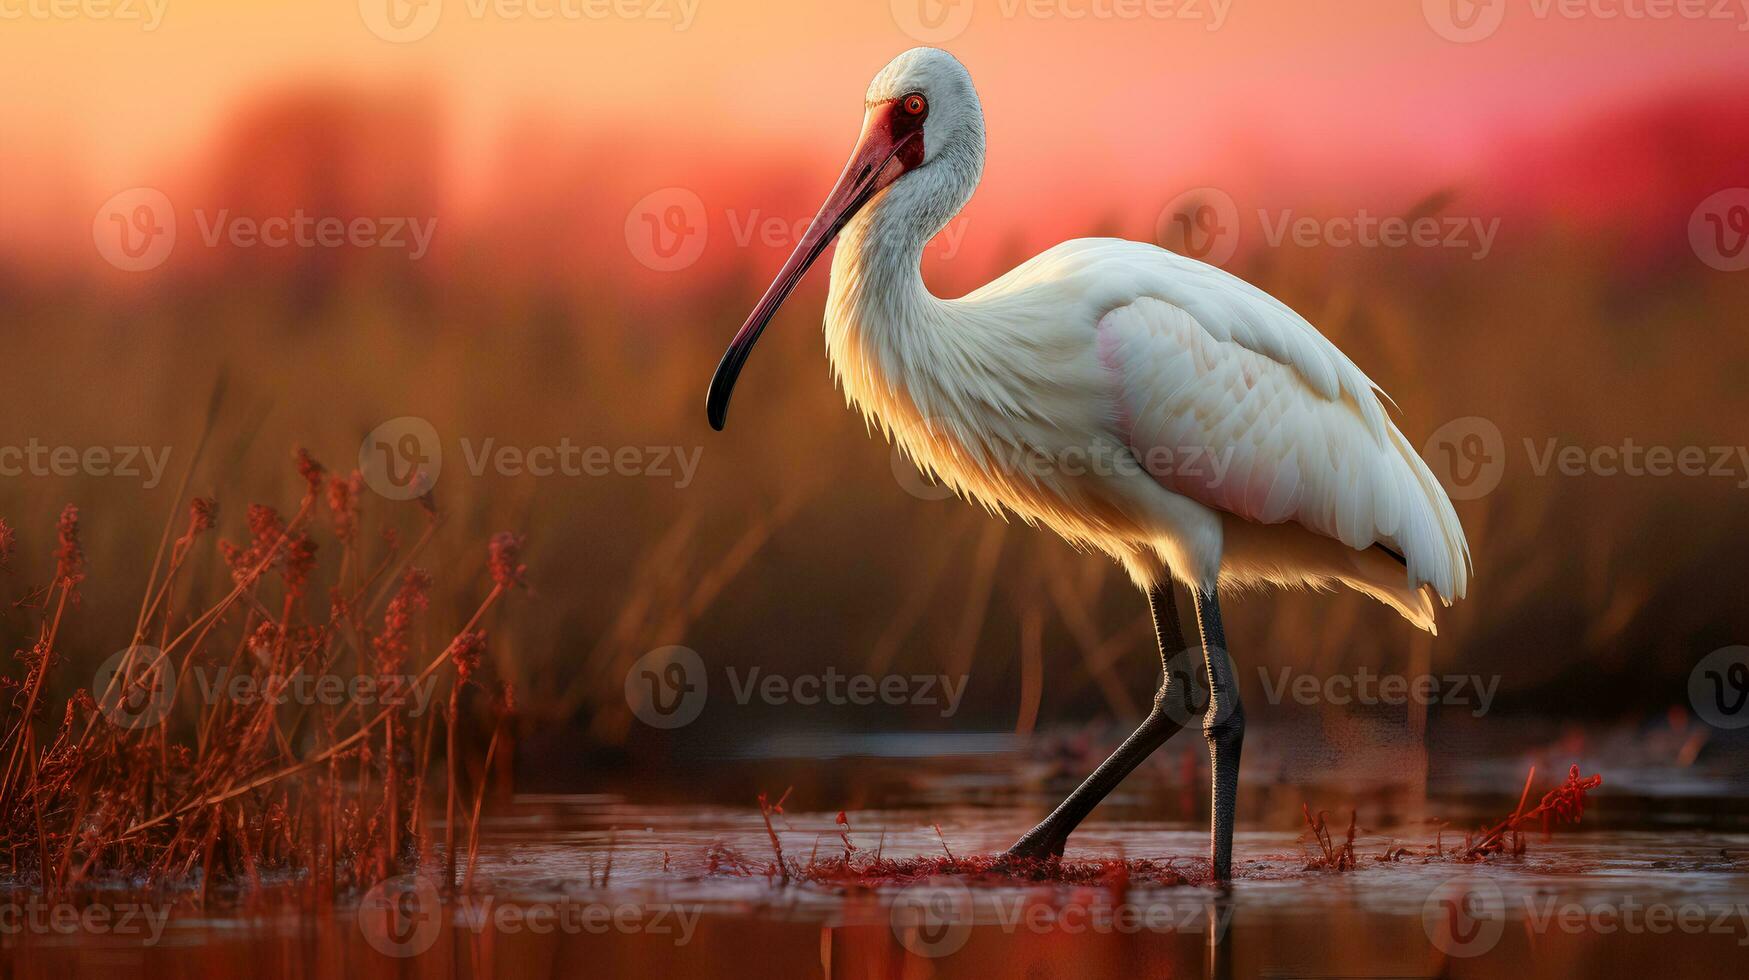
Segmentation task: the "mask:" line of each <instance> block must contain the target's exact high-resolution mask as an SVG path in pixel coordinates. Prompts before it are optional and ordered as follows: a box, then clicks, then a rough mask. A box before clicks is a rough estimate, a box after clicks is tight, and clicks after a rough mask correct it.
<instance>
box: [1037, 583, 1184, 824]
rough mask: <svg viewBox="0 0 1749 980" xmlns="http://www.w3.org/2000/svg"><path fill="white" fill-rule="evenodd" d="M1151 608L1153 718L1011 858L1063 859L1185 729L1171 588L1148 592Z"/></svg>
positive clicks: (1180, 644) (1178, 629) (1179, 637)
mask: <svg viewBox="0 0 1749 980" xmlns="http://www.w3.org/2000/svg"><path fill="white" fill-rule="evenodd" d="M1148 607H1149V608H1150V609H1151V610H1152V611H1153V614H1154V638H1155V640H1156V641H1157V642H1158V643H1159V646H1160V674H1161V677H1160V689H1159V690H1158V691H1157V692H1155V694H1154V704H1153V707H1152V709H1151V710H1149V712H1148V717H1146V718H1144V719H1142V724H1141V726H1140V727H1138V728H1137V729H1136V730H1135V732H1134V733H1132V734H1131V735H1130V737H1129V738H1127V739H1124V743H1123V744H1122V745H1120V746H1118V748H1117V751H1116V752H1113V753H1112V754H1111V757H1110V758H1108V759H1106V760H1105V761H1104V762H1102V763H1100V764H1099V768H1098V769H1095V770H1093V775H1091V776H1088V777H1087V780H1086V781H1085V782H1083V783H1082V784H1081V785H1080V786H1079V787H1077V788H1076V789H1075V792H1073V793H1070V794H1069V798H1068V799H1066V800H1064V801H1063V802H1062V803H1061V804H1059V805H1058V807H1057V808H1056V809H1055V810H1053V811H1051V815H1050V816H1048V817H1046V818H1045V819H1044V820H1043V821H1042V822H1041V823H1040V824H1039V825H1038V826H1037V827H1034V828H1033V829H1031V830H1029V831H1027V833H1026V836H1024V837H1022V838H1020V840H1018V841H1016V842H1015V844H1014V846H1013V847H1010V848H1009V849H1008V854H1009V855H1010V856H1011V857H1027V858H1046V857H1056V856H1061V855H1062V853H1063V846H1064V845H1065V844H1066V843H1068V840H1069V834H1070V833H1071V832H1073V831H1074V829H1075V828H1076V827H1078V826H1080V824H1081V821H1082V820H1085V819H1086V818H1087V814H1089V813H1091V812H1092V810H1093V808H1094V807H1096V806H1098V805H1099V801H1101V800H1103V799H1105V797H1106V796H1107V794H1109V793H1110V792H1111V791H1112V790H1113V789H1116V788H1117V784H1118V783H1121V782H1123V780H1124V777H1125V776H1128V775H1129V774H1130V773H1131V772H1133V771H1135V768H1136V767H1137V766H1139V765H1141V764H1142V760H1143V759H1146V758H1147V757H1148V756H1149V755H1150V754H1152V753H1153V751H1154V750H1155V749H1157V748H1159V747H1160V746H1162V745H1164V744H1165V743H1166V740H1167V739H1169V738H1171V737H1172V736H1173V735H1176V734H1178V732H1179V731H1180V730H1181V729H1183V727H1184V722H1185V719H1186V717H1187V715H1186V713H1185V711H1184V710H1183V708H1182V707H1181V706H1180V705H1179V704H1178V703H1177V702H1175V701H1169V700H1168V699H1169V698H1178V699H1185V700H1188V699H1189V697H1190V696H1191V691H1190V690H1189V688H1190V687H1191V685H1189V684H1179V685H1174V684H1173V682H1172V664H1171V663H1170V661H1171V658H1172V657H1173V656H1174V655H1175V654H1178V653H1180V652H1182V651H1183V650H1184V649H1185V644H1184V629H1183V627H1182V626H1180V625H1179V621H1178V605H1177V603H1176V602H1175V601H1174V600H1173V598H1172V585H1171V583H1169V582H1168V583H1165V584H1163V585H1159V586H1155V587H1154V588H1153V589H1151V590H1149V592H1148Z"/></svg>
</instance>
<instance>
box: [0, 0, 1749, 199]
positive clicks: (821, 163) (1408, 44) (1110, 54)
mask: <svg viewBox="0 0 1749 980" xmlns="http://www.w3.org/2000/svg"><path fill="white" fill-rule="evenodd" d="M46 2H47V0H16V2H15V3H13V4H12V5H11V6H9V7H8V8H7V9H24V10H30V9H37V8H32V7H31V6H30V4H33V3H34V4H38V5H41V4H46ZM393 2H406V0H362V2H361V0H254V2H251V3H249V4H247V5H245V4H243V3H241V2H239V0H130V3H133V4H135V5H136V6H137V7H138V8H139V9H141V10H143V11H150V10H152V9H155V8H161V9H162V14H163V16H162V21H161V23H159V24H158V25H157V26H156V28H155V29H153V30H145V29H143V28H144V27H145V24H143V23H141V22H138V21H125V20H113V19H97V18H90V17H86V18H82V19H76V20H72V21H63V20H54V19H32V18H29V17H27V18H25V19H23V20H18V21H8V22H4V23H0V114H3V115H4V117H5V118H6V119H7V120H8V123H9V125H8V127H7V128H8V130H9V133H8V138H7V141H6V142H7V145H6V146H5V147H3V148H0V165H3V166H6V167H7V169H8V170H9V172H10V173H11V179H10V181H9V183H10V187H9V188H8V189H5V190H0V204H4V205H6V206H7V207H8V208H10V209H12V210H13V211H14V212H15V213H22V214H24V215H25V216H26V217H28V216H30V215H31V214H32V213H33V212H37V213H42V212H45V211H46V210H52V209H54V208H56V207H58V205H57V204H56V203H55V202H57V201H59V200H61V199H62V198H67V199H69V200H70V202H72V203H71V210H72V211H73V212H78V211H81V210H84V209H87V208H88V207H90V206H92V205H93V204H94V202H96V201H101V200H102V199H103V198H104V197H106V196H107V195H108V194H109V193H111V192H113V191H114V190H117V189H120V188H124V187H130V186H134V185H139V184H155V183H162V182H166V181H174V180H175V179H176V177H177V176H178V174H179V172H180V171H183V170H186V169H187V168H189V167H190V166H191V165H192V161H195V160H198V159H199V157H200V154H201V152H202V151H203V150H205V149H206V148H207V146H208V143H209V140H210V137H211V135H212V134H213V133H214V131H215V130H216V129H218V128H219V127H220V126H221V124H222V123H223V122H224V120H225V119H226V118H227V117H229V116H230V115H231V114H232V113H234V112H235V111H236V110H237V109H238V107H239V106H243V105H247V104H249V103H250V102H251V101H252V100H255V99H259V98H260V97H262V96H263V95H265V94H267V93H270V92H272V91H275V90H278V89H285V88H288V87H293V86H296V85H299V84H307V83H312V82H320V83H328V84H339V85H342V86H346V87H348V88H350V89H354V90H358V91H360V92H365V91H372V90H375V91H379V92H389V93H408V94H410V95H412V96H416V97H419V98H421V99H422V100H428V101H429V102H430V103H431V104H435V105H437V106H438V107H439V112H440V116H441V118H442V119H443V122H444V126H445V132H446V138H447V140H448V142H449V149H448V151H447V152H446V167H447V168H448V169H449V170H450V171H451V174H452V176H454V177H456V178H458V179H457V180H456V181H454V183H455V185H456V186H457V187H459V188H463V189H464V191H467V192H470V196H472V197H474V198H477V199H478V200H489V199H491V198H492V197H493V192H492V188H493V187H494V186H496V185H497V184H498V182H499V181H501V180H502V179H503V177H504V171H503V160H504V151H503V146H504V140H505V138H506V136H507V134H512V133H517V132H522V133H527V132H528V131H529V130H530V128H531V127H532V128H533V129H534V130H535V131H537V132H540V131H543V130H544V128H545V127H551V131H552V133H553V140H554V143H555V145H556V146H561V147H562V146H564V145H566V144H567V141H569V143H570V144H572V145H579V146H582V145H587V144H589V143H590V142H592V141H598V140H599V139H600V138H601V136H600V134H602V133H611V134H613V139H614V141H615V143H616V147H617V152H615V153H614V154H613V155H612V157H611V159H604V160H602V163H601V169H602V170H604V171H607V172H596V173H591V172H588V170H589V165H588V161H587V160H584V161H579V171H580V172H579V173H577V174H576V179H577V180H578V181H596V182H602V183H605V184H610V185H614V186H623V191H624V193H632V192H633V191H637V190H639V189H640V188H646V189H653V188H657V187H662V186H667V185H680V186H687V187H699V188H703V189H707V190H708V189H710V188H715V187H723V186H725V181H730V182H732V178H733V175H735V174H737V173H743V174H744V173H751V172H760V173H770V172H773V171H782V172H793V173H794V174H795V175H796V176H797V180H798V181H802V182H804V183H805V182H806V181H807V180H808V179H809V178H807V177H806V176H805V175H817V177H816V178H813V180H814V182H816V183H818V184H819V185H820V186H821V187H824V186H825V185H827V184H829V183H830V180H831V178H832V177H833V176H834V175H835V174H836V172H837V168H838V167H839V166H840V164H841V163H842V160H843V156H844V154H845V153H846V152H847V150H848V147H849V144H850V141H851V139H852V137H853V136H854V134H855V131H856V128H857V125H858V121H859V116H860V105H859V103H860V97H861V94H862V90H863V88H864V86H865V85H866V83H867V80H868V78H869V76H870V75H871V74H872V73H873V72H874V71H875V70H876V69H877V68H878V67H879V66H880V65H881V64H882V63H884V62H885V61H886V60H887V59H888V58H890V57H891V56H892V55H893V54H894V53H896V52H897V51H899V50H902V49H903V48H905V47H908V46H910V45H912V44H915V43H917V40H916V38H914V37H911V36H908V35H907V34H906V33H905V31H904V30H903V29H902V28H901V26H900V21H903V20H906V19H907V17H908V16H909V14H908V13H907V11H908V10H911V9H920V8H916V6H915V5H916V4H919V3H931V4H935V3H938V0H856V2H836V0H835V2H831V3H824V2H818V0H765V2H758V3H755V2H747V0H736V2H729V0H423V3H424V4H426V5H432V4H436V5H437V6H436V7H435V8H431V7H429V6H427V7H426V8H424V9H427V10H429V9H436V10H437V11H438V19H437V20H436V21H435V26H434V27H433V28H432V29H431V31H430V33H429V34H428V35H426V36H424V37H422V38H420V39H418V40H415V41H412V42H410V43H391V42H389V41H385V40H383V39H382V38H380V37H378V36H376V35H375V34H373V33H372V32H371V30H370V29H369V28H368V27H367V26H366V18H365V16H364V13H367V12H368V13H376V12H377V8H379V7H381V6H382V5H386V4H388V3H393ZM609 2H612V3H619V4H624V5H625V6H623V7H621V8H620V9H624V10H633V11H642V12H645V13H647V14H648V16H638V17H632V18H618V17H607V18H599V17H593V16H590V15H591V14H599V13H601V11H602V9H603V8H602V7H600V6H591V4H605V3H609ZM1155 2H1158V3H1161V4H1164V5H1166V6H1165V8H1164V9H1176V10H1183V11H1184V12H1185V15H1186V17H1187V18H1188V19H1173V18H1151V17H1147V16H1141V17H1134V16H1132V17H1110V16H1101V15H1100V14H1101V12H1109V11H1112V10H1114V9H1121V8H1122V5H1124V4H1134V6H1135V8H1136V9H1145V8H1142V7H1141V0H1032V2H1030V3H1027V2H1024V0H950V2H949V4H948V5H947V6H945V7H940V6H938V7H935V8H932V9H934V10H935V12H937V13H941V14H943V15H944V16H952V15H953V13H954V12H955V11H957V10H961V9H964V8H963V5H965V4H970V20H969V22H967V24H966V27H965V29H964V30H963V32H962V33H960V34H959V35H958V36H956V37H954V38H952V39H951V40H949V41H947V42H945V43H944V44H942V46H944V47H947V48H948V49H950V50H952V51H954V52H955V53H956V54H957V55H959V56H960V58H961V59H962V60H963V61H965V62H966V64H967V65H968V67H970V69H971V71H972V74H973V77H974V79H976V81H977V83H978V85H979V89H980V92H981V94H982V97H983V100H984V104H985V109H986V113H987V115H988V120H989V133H990V157H989V167H988V170H987V173H986V180H985V184H984V188H983V190H982V191H980V197H979V201H978V204H977V205H975V206H976V207H979V208H981V209H987V210H988V211H989V212H991V213H1002V214H1009V213H1013V211H1012V209H1020V208H1024V207H1025V206H1026V205H1027V203H1028V202H1029V201H1034V200H1036V199H1037V195H1038V194H1039V193H1040V190H1041V188H1049V189H1050V190H1051V192H1052V193H1053V195H1056V196H1057V197H1058V198H1059V199H1060V200H1061V201H1062V202H1063V203H1064V205H1065V207H1064V208H1063V209H1061V212H1062V213H1072V214H1073V216H1074V220H1075V221H1076V222H1079V223H1083V224H1084V223H1085V221H1086V220H1087V216H1088V215H1101V214H1111V213H1113V212H1118V213H1123V212H1125V211H1127V210H1128V209H1131V208H1134V209H1136V210H1138V211H1140V212H1145V213H1146V214H1149V215H1151V214H1153V213H1155V212H1156V211H1157V210H1158V208H1159V206H1160V204H1161V203H1162V201H1163V197H1162V191H1161V188H1163V187H1167V188H1169V187H1174V186H1177V187H1188V186H1196V185H1197V184H1202V183H1215V184H1217V185H1219V186H1222V187H1224V188H1228V189H1231V190H1233V191H1234V192H1235V193H1236V194H1243V193H1244V192H1245V191H1246V190H1247V189H1249V188H1254V187H1258V186H1262V185H1264V184H1266V183H1269V182H1272V181H1274V182H1279V181H1280V180H1281V179H1283V176H1284V175H1291V177H1292V178H1293V179H1294V180H1295V181H1297V182H1298V183H1300V184H1301V185H1303V186H1312V187H1323V186H1328V187H1344V186H1349V187H1353V186H1362V187H1366V188H1368V189H1370V190H1373V191H1379V192H1389V191H1390V190H1391V189H1392V185H1393V184H1394V183H1396V184H1401V185H1402V186H1401V187H1398V188H1396V190H1398V191H1400V192H1401V193H1404V194H1412V193H1418V192H1419V191H1421V190H1422V189H1424V188H1427V187H1430V186H1434V185H1435V184H1436V183H1437V182H1440V181H1444V180H1449V179H1451V178H1453V177H1455V176H1458V175H1461V174H1463V173H1464V172H1466V171H1467V170H1468V169H1470V168H1471V167H1473V166H1474V165H1475V164H1476V163H1477V162H1478V161H1479V160H1485V159H1487V158H1488V157H1489V156H1490V155H1491V154H1492V153H1494V152H1497V148H1498V147H1500V146H1502V145H1507V144H1510V143H1511V142H1514V141H1517V140H1520V139H1522V138H1524V137H1526V136H1527V135H1535V134H1537V133H1540V132H1543V131H1548V130H1554V129H1560V128H1562V127H1564V126H1567V125H1569V124H1571V123H1573V122H1575V121H1579V120H1583V119H1584V118H1586V117H1589V116H1593V115H1595V114H1597V113H1598V112H1600V111H1603V110H1606V109H1608V108H1610V107H1612V106H1616V105H1620V104H1624V103H1628V102H1632V101H1636V100H1640V99H1644V98H1647V97H1650V96H1653V95H1656V94H1658V93H1660V92H1664V91H1669V90H1671V89H1674V88H1677V87H1680V86H1682V85H1684V84H1686V83H1690V82H1694V81H1703V82H1706V81H1712V82H1716V81H1717V80H1718V79H1720V78H1723V77H1729V75H1730V74H1731V73H1733V72H1735V71H1739V70H1740V68H1739V66H1741V65H1742V64H1743V63H1744V56H1745V54H1746V53H1749V32H1745V31H1744V30H1743V29H1742V28H1744V27H1746V26H1749V21H1745V20H1744V17H1743V15H1742V14H1741V12H1738V16H1737V18H1736V19H1734V20H1728V21H1718V20H1683V19H1673V20H1660V21H1647V20H1643V19H1635V18H1629V17H1616V18H1613V19H1611V18H1605V17H1601V16H1597V15H1595V14H1591V15H1587V16H1583V17H1579V18H1570V17H1564V16H1561V15H1559V14H1557V13H1553V12H1549V11H1552V10H1554V9H1562V8H1550V7H1549V6H1548V5H1547V3H1545V2H1544V0H1492V3H1494V4H1505V8H1504V9H1505V15H1504V20H1503V21H1502V22H1501V23H1500V24H1499V26H1498V28H1497V29H1496V30H1495V31H1494V33H1493V34H1492V35H1491V36H1489V37H1487V38H1486V39H1485V40H1482V41H1479V42H1477V43H1467V44H1465V43H1454V42H1453V41H1451V40H1447V39H1446V38H1443V37H1441V36H1440V35H1439V34H1438V33H1436V31H1435V30H1434V29H1433V27H1431V26H1430V22H1429V19H1428V15H1426V14H1425V13H1424V9H1423V7H1424V4H1423V2H1422V0H1392V2H1386V0H1365V2H1353V3H1343V4H1318V3H1305V2H1303V0H1268V2H1264V0H1220V3H1219V4H1218V5H1217V4H1216V0H1176V2H1175V3H1174V0H1155ZM1187 2H1188V3H1191V4H1192V5H1191V6H1189V7H1186V6H1184V4H1185V3H1187ZM1429 2H1431V3H1435V4H1437V3H1441V2H1445V0H1429ZM1452 2H1458V3H1463V2H1466V0H1452ZM1623 2H1624V0H1595V2H1594V3H1593V4H1592V7H1591V8H1590V9H1595V10H1620V9H1623V6H1622V5H1623ZM956 3H957V5H960V6H956ZM1114 4H1116V5H1118V6H1116V7H1114ZM373 5H374V6H373ZM1642 6H1643V4H1639V3H1633V4H1630V7H1631V8H1632V9H1640V7H1642ZM1217 7H1218V9H1219V10H1220V11H1221V13H1219V14H1217V13H1216V10H1217ZM404 9H407V10H410V11H413V12H414V13H417V12H418V11H419V10H420V9H421V8H418V7H413V8H404ZM1435 9H1436V10H1437V8H1435ZM530 10H546V11H553V12H554V13H555V14H556V16H554V17H551V18H548V19H537V18H535V17H532V16H530V15H529V14H528V13H527V11H530ZM476 11H479V13H477V14H476ZM518 11H523V12H522V13H520V14H519V13H518ZM567 12H568V13H573V14H576V15H577V16H572V17H567V16H565V14H566V13H567ZM1077 13H1080V14H1085V15H1086V16H1081V17H1078V18H1077V17H1075V16H1074V15H1075V14H1077ZM146 16H147V17H150V16H151V14H150V13H149V12H148V13H147V14H146ZM687 17H690V18H691V19H690V21H689V22H687V23H686V24H685V29H677V28H678V27H680V26H681V23H682V18H687ZM1217 17H1220V18H1221V19H1220V20H1219V22H1218V23H1219V27H1218V29H1213V30H1211V29H1210V28H1211V27H1213V26H1215V25H1216V23H1217V20H1216V18H1217ZM804 190H805V191H806V193H804V194H802V196H808V195H809V194H812V193H813V192H814V191H813V188H812V187H808V188H804ZM634 198H635V195H634ZM462 203H464V204H466V203H468V201H467V200H465V199H464V201H463V202H462ZM791 207H795V208H800V207H803V205H799V204H795V205H791ZM85 213H89V211H88V210H86V211H85ZM1066 230H1069V231H1076V230H1079V231H1081V232H1085V231H1086V230H1087V229H1085V228H1080V229H1066Z"/></svg>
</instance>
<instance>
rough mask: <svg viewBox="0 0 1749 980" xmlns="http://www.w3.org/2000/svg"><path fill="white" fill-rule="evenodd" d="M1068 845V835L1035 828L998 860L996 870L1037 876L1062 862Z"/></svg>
mask: <svg viewBox="0 0 1749 980" xmlns="http://www.w3.org/2000/svg"><path fill="white" fill-rule="evenodd" d="M1068 843H1069V838H1068V836H1067V835H1064V834H1058V833H1055V832H1053V831H1051V830H1050V829H1048V828H1046V827H1043V826H1039V827H1035V828H1033V829H1032V830H1030V831H1028V832H1027V834H1026V836H1024V837H1022V838H1020V840H1018V841H1015V842H1014V845H1013V846H1012V847H1010V848H1008V850H1006V851H1003V852H1002V854H1001V855H1000V856H999V857H998V858H997V859H996V865H995V870H997V871H1002V872H1004V873H1007V874H1019V875H1031V874H1036V873H1038V872H1039V871H1041V870H1042V869H1043V868H1044V867H1045V866H1047V865H1050V864H1053V863H1055V862H1058V861H1061V860H1062V859H1063V848H1064V846H1066V845H1067V844H1068Z"/></svg>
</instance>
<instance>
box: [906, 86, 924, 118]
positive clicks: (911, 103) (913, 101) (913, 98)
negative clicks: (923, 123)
mask: <svg viewBox="0 0 1749 980" xmlns="http://www.w3.org/2000/svg"><path fill="white" fill-rule="evenodd" d="M900 104H901V105H903V106H904V107H905V112H906V113H907V114H908V115H913V116H921V115H923V114H924V113H925V112H928V111H929V100H928V99H925V98H924V97H923V96H921V95H918V94H917V93H915V92H913V93H911V94H910V95H907V96H905V98H904V99H903V100H902V101H901V102H900Z"/></svg>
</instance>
